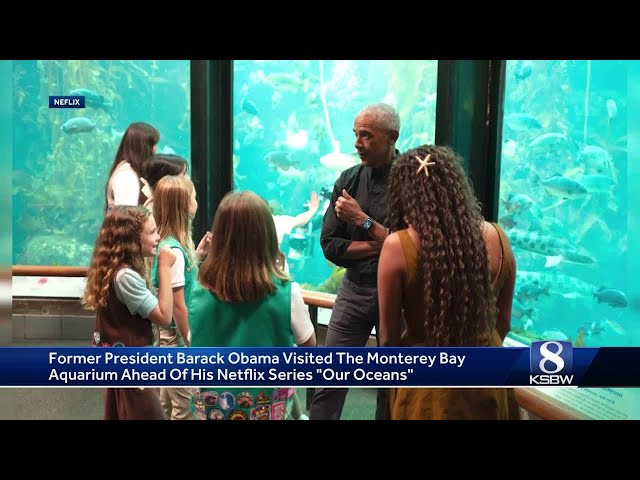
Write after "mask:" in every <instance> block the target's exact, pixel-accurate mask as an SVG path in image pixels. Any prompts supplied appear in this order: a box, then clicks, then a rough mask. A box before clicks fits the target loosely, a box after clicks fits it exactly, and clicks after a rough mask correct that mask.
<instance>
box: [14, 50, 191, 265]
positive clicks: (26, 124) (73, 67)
mask: <svg viewBox="0 0 640 480" xmlns="http://www.w3.org/2000/svg"><path fill="white" fill-rule="evenodd" d="M12 63H13V68H12V70H13V192H12V193H13V198H12V200H13V263H14V264H24V265H64V266H87V265H88V264H89V259H90V256H91V253H92V251H93V244H94V241H95V238H96V235H97V233H98V228H99V226H100V224H101V222H102V218H103V208H104V189H105V185H106V183H107V181H108V178H107V176H108V173H109V169H110V167H111V164H112V163H113V159H114V157H115V154H116V151H117V149H118V145H119V143H120V139H121V138H122V134H123V133H124V130H125V129H126V128H127V126H128V125H129V124H130V123H132V122H135V121H143V122H147V123H150V124H152V125H153V126H154V127H156V128H157V129H158V130H159V131H160V144H159V145H158V151H161V152H165V153H172V152H175V153H177V154H178V155H181V156H183V157H185V158H186V159H187V160H189V159H190V154H191V133H190V132H191V117H190V115H191V114H190V100H189V93H190V91H189V89H190V63H189V61H188V60H38V61H35V60H34V61H13V62H12ZM50 95H82V96H84V97H85V100H86V108H84V109H73V108H64V109H57V108H51V109H50V108H49V96H50Z"/></svg>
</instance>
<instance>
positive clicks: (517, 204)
mask: <svg viewBox="0 0 640 480" xmlns="http://www.w3.org/2000/svg"><path fill="white" fill-rule="evenodd" d="M628 63H629V62H626V61H612V60H607V61H596V60H539V61H530V60H512V61H508V62H507V68H506V85H505V98H504V117H503V131H502V154H501V171H500V200H499V202H500V203H499V205H500V206H499V223H500V225H501V226H502V227H503V228H504V229H505V231H506V233H507V235H508V237H509V239H510V241H511V245H512V247H513V249H514V252H515V255H516V260H517V265H518V268H517V281H516V287H515V296H514V300H513V312H512V335H513V336H514V337H516V338H519V339H522V340H524V341H525V342H530V341H533V340H541V339H554V340H570V341H572V342H573V344H574V346H588V347H599V346H632V345H638V344H640V324H639V323H638V314H639V313H640V298H639V296H638V294H639V293H640V288H639V287H640V277H639V276H638V274H637V271H636V273H634V270H633V269H632V268H631V267H630V266H631V265H634V264H637V260H636V259H634V258H633V257H634V256H638V252H637V249H635V250H634V249H629V245H630V244H633V243H632V242H631V243H630V237H633V235H634V234H635V235H637V234H638V232H634V231H633V230H631V229H630V228H629V226H630V225H633V223H634V221H635V222H637V217H638V210H637V209H638V207H635V206H633V203H634V201H633V198H634V195H633V192H634V191H637V187H638V185H637V183H635V182H632V181H630V179H632V178H633V174H634V171H633V170H634V169H636V170H637V169H639V168H640V167H638V166H634V165H633V161H632V162H629V160H628V148H627V147H628V143H627V142H628V139H627V130H628V126H627V100H628V98H627V97H628V95H627V84H628V75H627V69H628ZM635 163H637V162H635ZM636 204H637V202H636Z"/></svg>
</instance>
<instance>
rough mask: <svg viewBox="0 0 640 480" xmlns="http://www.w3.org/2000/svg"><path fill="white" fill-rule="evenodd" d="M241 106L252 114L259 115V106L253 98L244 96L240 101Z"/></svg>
mask: <svg viewBox="0 0 640 480" xmlns="http://www.w3.org/2000/svg"><path fill="white" fill-rule="evenodd" d="M240 108H241V109H242V110H244V111H245V112H247V113H248V114H250V115H258V107H256V104H255V103H253V102H252V101H251V100H248V99H246V98H243V99H242V101H241V102H240Z"/></svg>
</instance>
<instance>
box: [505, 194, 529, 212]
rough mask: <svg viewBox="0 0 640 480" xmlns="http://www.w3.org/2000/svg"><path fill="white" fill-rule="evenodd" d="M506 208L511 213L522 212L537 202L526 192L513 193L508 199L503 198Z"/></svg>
mask: <svg viewBox="0 0 640 480" xmlns="http://www.w3.org/2000/svg"><path fill="white" fill-rule="evenodd" d="M502 203H503V204H504V207H505V209H506V210H507V212H509V213H512V214H513V213H522V212H524V211H526V210H529V209H530V208H531V207H533V206H534V205H535V202H534V201H533V200H532V199H531V197H529V195H525V194H524V193H511V194H509V197H508V198H507V199H506V200H503V201H502Z"/></svg>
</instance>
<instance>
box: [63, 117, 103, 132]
mask: <svg viewBox="0 0 640 480" xmlns="http://www.w3.org/2000/svg"><path fill="white" fill-rule="evenodd" d="M95 128H96V124H95V123H93V122H92V121H91V120H89V119H88V118H86V117H75V118H71V119H69V120H67V121H66V122H64V123H63V124H62V126H61V127H60V130H62V131H63V132H64V133H66V134H69V135H73V134H75V133H87V132H91V131H93V130H95Z"/></svg>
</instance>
